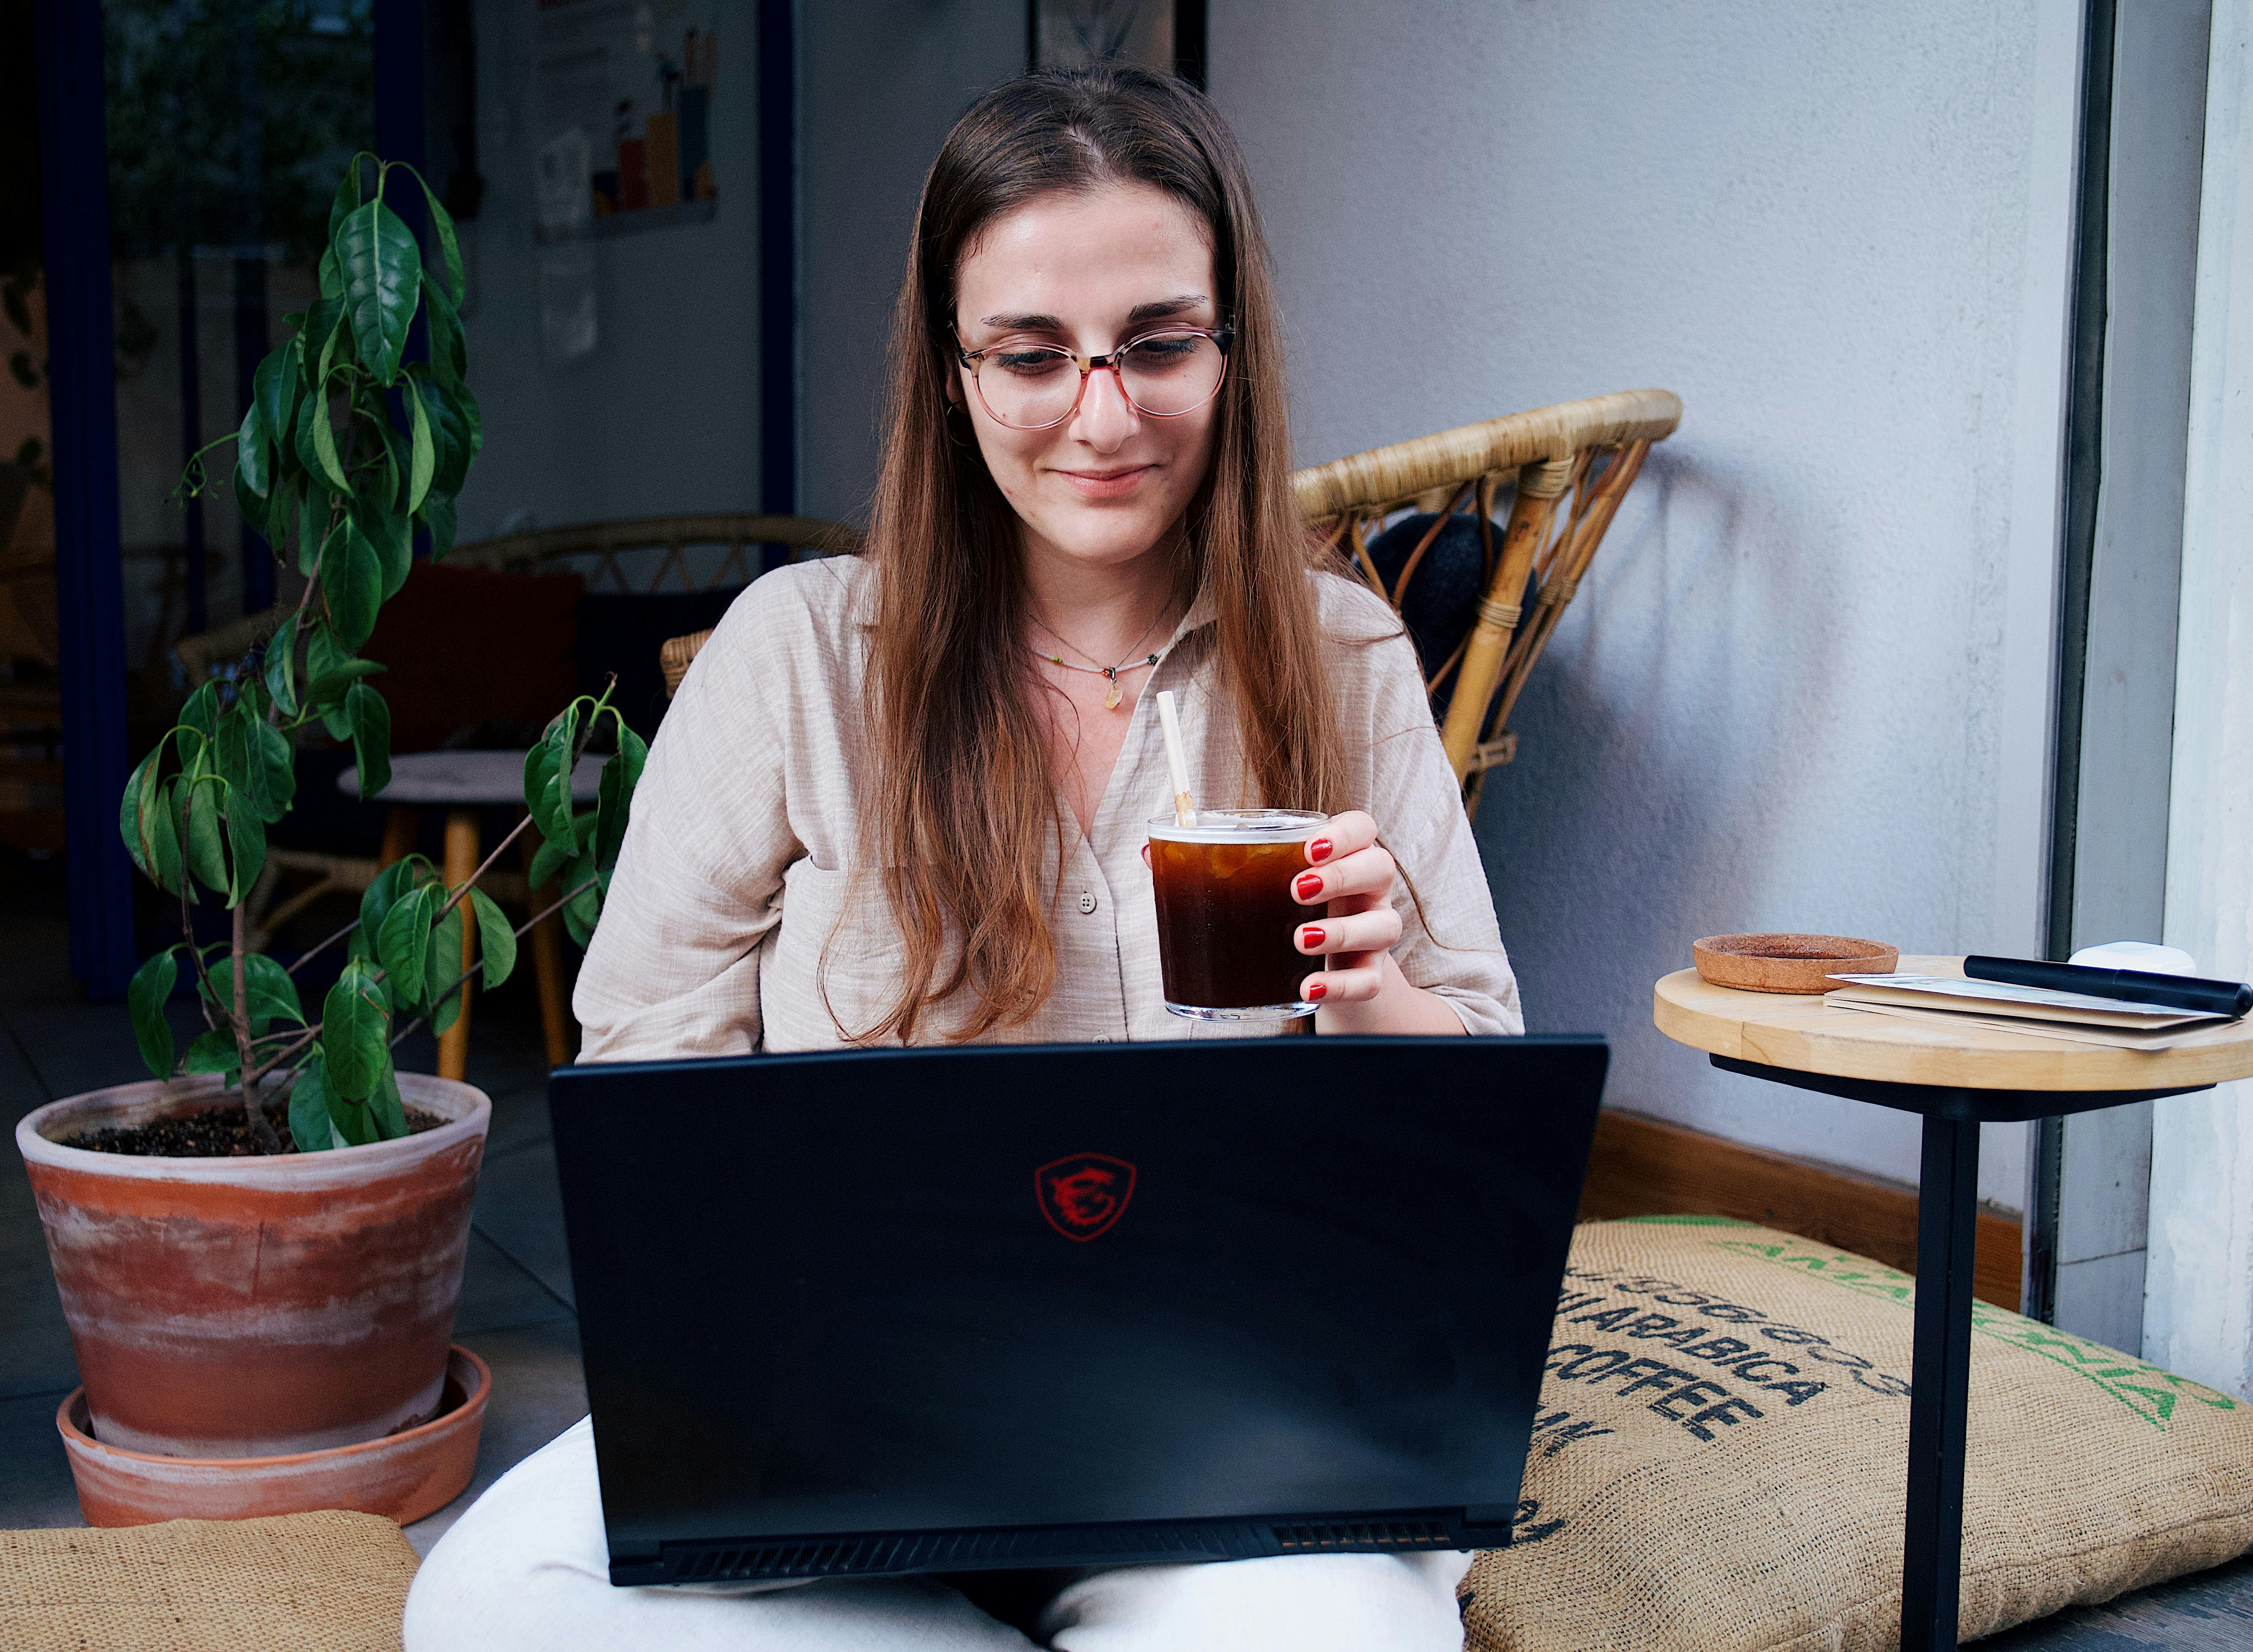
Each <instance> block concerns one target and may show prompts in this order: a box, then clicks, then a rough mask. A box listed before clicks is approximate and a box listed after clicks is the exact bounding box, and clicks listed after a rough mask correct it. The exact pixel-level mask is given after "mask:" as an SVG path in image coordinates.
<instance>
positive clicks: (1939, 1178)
mask: <svg viewBox="0 0 2253 1652" xmlns="http://www.w3.org/2000/svg"><path fill="white" fill-rule="evenodd" d="M1978 1207H1979V1125H1978V1122H1977V1120H1976V1119H1945V1118H1940V1117H1937V1116H1936V1115H1934V1114H1932V1113H1927V1114H1926V1115H1925V1118H1924V1165H1923V1172H1922V1176H1921V1178H1920V1179H1919V1181H1918V1183H1917V1205H1916V1347H1915V1353H1914V1354H1913V1355H1912V1356H1911V1359H1910V1367H1909V1384H1910V1389H1911V1392H1910V1395H1909V1402H1908V1532H1907V1540H1906V1546H1905V1547H1904V1549H1903V1551H1902V1554H1901V1652H1955V1647H1956V1607H1957V1596H1958V1593H1959V1591H1960V1589H1961V1586H1962V1581H1963V1572H1964V1408H1965V1405H1966V1403H1967V1401H1968V1400H1969V1398H1970V1387H1971V1265H1972V1245H1973V1240H1974V1237H1975V1236H1976V1234H1977V1218H1978Z"/></svg>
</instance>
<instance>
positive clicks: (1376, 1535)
mask: <svg viewBox="0 0 2253 1652" xmlns="http://www.w3.org/2000/svg"><path fill="white" fill-rule="evenodd" d="M1460 1546H1461V1544H1460V1543H1459V1542H1457V1540H1456V1539H1455V1538H1454V1537H1453V1536H1452V1535H1451V1534H1450V1532H1449V1530H1448V1528H1447V1523H1446V1522H1445V1521H1443V1520H1437V1519H1421V1518H1417V1517H1414V1516H1410V1517H1406V1518H1399V1517H1396V1518H1392V1519H1377V1520H1332V1521H1306V1522H1298V1523H1292V1524H1289V1525H1282V1524H1276V1525H1268V1524H1266V1523H1261V1524H1259V1525H1252V1524H1245V1523H1238V1522H1235V1521H1213V1522H1210V1523H1206V1522H1202V1521H1183V1522H1182V1523H1178V1524H1175V1523H1151V1524H1147V1525H1146V1524H1136V1525H1122V1526H1050V1527H1038V1526H1036V1527H1026V1528H1021V1529H1018V1530H1008V1529H1006V1528H1005V1529H1001V1530H986V1531H953V1532H903V1533H899V1534H896V1535H886V1536H877V1537H841V1538H818V1537H817V1538H804V1539H791V1538H783V1539H778V1540H776V1541H773V1542H767V1543H724V1542H722V1543H712V1544H666V1545H665V1560H664V1572H665V1580H666V1581H667V1582H670V1583H721V1582H727V1581H729V1580H731V1579H752V1578H759V1579H765V1578H829V1577H845V1576H854V1575H862V1574H867V1573H870V1572H945V1571H955V1570H963V1571H967V1570H973V1569H982V1568H985V1567H988V1566H994V1565H1043V1564H1045V1563H1049V1562H1051V1561H1058V1560H1078V1561H1085V1560H1086V1559H1087V1558H1090V1557H1092V1556H1098V1555H1100V1556H1104V1557H1106V1558H1112V1559H1113V1560H1115V1561H1116V1562H1117V1563H1118V1564H1120V1565H1131V1564H1136V1563H1146V1562H1151V1561H1163V1560H1245V1559H1252V1558H1258V1557H1260V1556H1263V1555H1276V1554H1307V1553H1312V1552H1315V1551H1350V1550H1358V1551H1363V1552H1364V1553H1366V1552H1370V1551H1379V1552H1382V1551H1386V1550H1400V1549H1453V1548H1458V1547H1460Z"/></svg>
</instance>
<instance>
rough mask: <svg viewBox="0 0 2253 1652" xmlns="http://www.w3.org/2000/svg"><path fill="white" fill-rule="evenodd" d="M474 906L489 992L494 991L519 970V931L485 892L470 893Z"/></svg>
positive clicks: (479, 949) (481, 890) (480, 952)
mask: <svg viewBox="0 0 2253 1652" xmlns="http://www.w3.org/2000/svg"><path fill="white" fill-rule="evenodd" d="M470 905H471V907H472V908H473V909H475V910H476V912H477V917H478V955H479V956H480V957H481V958H483V959H484V961H485V990H486V991H487V992H491V991H492V989H493V988H494V987H496V986H499V985H500V984H501V983H502V982H503V981H505V980H506V979H508V977H509V972H510V971H512V970H513V969H514V968H515V967H516V930H515V928H514V926H513V925H512V924H510V923H509V921H508V919H507V918H506V917H503V916H502V914H501V910H500V907H499V904H498V903H496V902H495V901H494V900H493V898H492V896H490V895H487V894H486V893H485V891H484V890H483V889H471V891H470Z"/></svg>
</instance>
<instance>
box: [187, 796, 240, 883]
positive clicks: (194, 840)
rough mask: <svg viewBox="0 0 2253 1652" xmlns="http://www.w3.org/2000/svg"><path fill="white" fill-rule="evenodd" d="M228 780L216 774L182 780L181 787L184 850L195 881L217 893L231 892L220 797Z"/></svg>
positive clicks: (188, 867)
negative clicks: (222, 828) (188, 780)
mask: <svg viewBox="0 0 2253 1652" xmlns="http://www.w3.org/2000/svg"><path fill="white" fill-rule="evenodd" d="M225 789H226V783H225V782H224V781H222V780H220V779H219V778H218V777H216V776H212V777H206V778H205V779H203V780H199V781H196V782H193V783H192V784H191V783H185V782H184V783H183V784H181V785H180V786H179V787H178V796H179V801H180V809H181V812H182V813H183V815H185V818H186V820H187V830H186V831H185V833H182V834H181V835H182V839H183V843H182V847H183V848H184V849H185V859H186V861H187V869H188V870H189V871H190V872H192V873H193V874H194V875H195V877H196V881H197V882H199V883H201V884H202V885H203V886H204V887H205V888H206V889H209V890H211V892H212V893H213V894H214V895H220V896H228V904H229V905H233V904H234V901H233V897H232V893H231V891H230V890H229V889H228V886H227V850H226V838H225V835H224V833H222V831H221V829H220V797H221V796H222V795H223V793H224V791H225Z"/></svg>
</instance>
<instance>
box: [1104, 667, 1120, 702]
mask: <svg viewBox="0 0 2253 1652" xmlns="http://www.w3.org/2000/svg"><path fill="white" fill-rule="evenodd" d="M1103 674H1104V675H1105V676H1106V677H1108V678H1109V679H1110V680H1111V687H1108V688H1106V690H1104V693H1103V708H1104V710H1106V711H1116V710H1118V709H1119V700H1120V688H1119V671H1118V668H1117V667H1116V666H1113V668H1112V669H1111V670H1109V671H1106V672H1105V673H1103Z"/></svg>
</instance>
